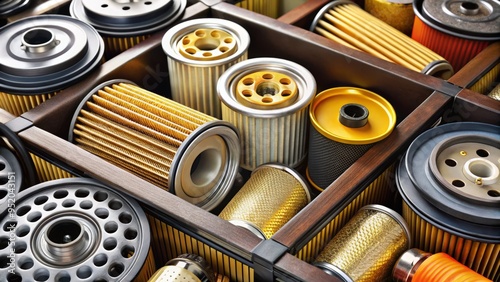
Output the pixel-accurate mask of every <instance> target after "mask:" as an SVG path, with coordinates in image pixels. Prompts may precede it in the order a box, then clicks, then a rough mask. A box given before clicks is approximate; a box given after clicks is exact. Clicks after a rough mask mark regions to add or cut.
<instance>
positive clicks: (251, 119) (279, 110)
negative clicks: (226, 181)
mask: <svg viewBox="0 0 500 282" xmlns="http://www.w3.org/2000/svg"><path fill="white" fill-rule="evenodd" d="M217 93H218V95H219V98H220V99H221V101H222V119H223V120H226V121H229V122H231V123H232V124H234V125H235V126H236V127H237V128H238V130H239V132H240V135H241V142H242V143H241V146H242V160H241V163H240V166H241V167H242V168H244V169H246V170H250V171H251V170H253V169H255V168H256V167H257V166H259V165H261V164H264V163H269V162H278V163H281V164H284V165H286V166H289V167H292V168H296V167H297V166H299V165H300V164H301V163H302V162H303V160H304V159H305V157H306V141H307V126H308V123H309V119H308V116H307V112H308V110H309V105H310V104H311V101H312V100H313V99H314V95H316V80H315V79H314V77H313V76H312V74H311V73H310V72H309V71H308V70H307V69H305V68H304V67H302V66H301V65H299V64H297V63H294V62H291V61H288V60H284V59H278V58H252V59H249V60H246V61H243V62H239V63H238V64H236V65H234V66H232V67H230V68H229V69H228V70H227V71H226V72H224V74H223V75H222V76H221V77H220V79H219V81H218V82H217Z"/></svg>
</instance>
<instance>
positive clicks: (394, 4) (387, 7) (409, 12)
mask: <svg viewBox="0 0 500 282" xmlns="http://www.w3.org/2000/svg"><path fill="white" fill-rule="evenodd" d="M412 3H413V0H365V11H367V12H368V13H370V14H371V15H373V16H374V17H376V18H377V19H380V20H382V21H383V22H385V23H387V24H389V25H390V26H392V27H394V28H395V29H397V30H399V31H401V32H402V33H404V34H406V35H411V30H412V27H413V20H414V18H415V13H413V4H412Z"/></svg>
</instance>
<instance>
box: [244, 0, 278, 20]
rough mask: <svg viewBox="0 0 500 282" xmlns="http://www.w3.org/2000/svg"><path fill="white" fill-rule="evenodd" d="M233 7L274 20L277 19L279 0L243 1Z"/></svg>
mask: <svg viewBox="0 0 500 282" xmlns="http://www.w3.org/2000/svg"><path fill="white" fill-rule="evenodd" d="M235 5H236V6H238V7H241V8H243V9H247V10H250V11H253V12H256V13H258V14H261V15H265V16H268V17H271V18H274V19H275V18H277V17H278V13H279V6H280V0H243V1H238V3H236V4H235Z"/></svg>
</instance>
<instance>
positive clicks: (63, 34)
mask: <svg viewBox="0 0 500 282" xmlns="http://www.w3.org/2000/svg"><path fill="white" fill-rule="evenodd" d="M0 44H1V45H3V48H0V57H1V58H2V60H1V61H0V88H2V89H4V90H7V91H9V92H12V93H18V94H20V95H33V93H48V92H55V91H58V90H61V89H63V88H65V87H66V86H68V85H71V84H72V83H75V82H76V81H78V80H81V78H82V77H83V76H85V75H86V74H87V73H89V72H90V71H92V70H93V69H94V68H95V67H96V66H97V65H98V64H100V63H101V58H102V56H103V54H104V41H103V39H102V38H101V36H100V35H99V34H98V33H97V31H96V30H95V29H94V28H93V27H92V26H90V25H88V24H86V23H84V22H81V21H79V20H76V19H73V18H71V17H68V16H63V15H41V16H33V17H28V18H24V19H21V20H19V21H15V22H13V23H11V24H8V25H6V26H4V27H2V28H0Z"/></svg>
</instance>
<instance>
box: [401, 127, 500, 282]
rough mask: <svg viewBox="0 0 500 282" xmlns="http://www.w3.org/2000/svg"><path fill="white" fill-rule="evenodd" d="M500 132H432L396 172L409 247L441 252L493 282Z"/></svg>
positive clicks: (499, 251)
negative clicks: (407, 229)
mask: <svg viewBox="0 0 500 282" xmlns="http://www.w3.org/2000/svg"><path fill="white" fill-rule="evenodd" d="M499 129H500V128H499V127H498V126H494V125H490V124H483V123H474V122H462V123H450V124H445V125H441V126H438V127H436V128H433V129H430V130H428V131H426V132H424V133H423V134H421V135H420V136H418V137H417V138H416V139H415V140H414V141H413V142H412V144H411V145H410V147H409V148H408V150H407V152H406V155H405V156H404V158H403V159H402V160H401V162H400V164H399V166H398V168H397V171H396V181H397V185H398V190H399V192H400V194H401V196H402V198H403V210H402V215H403V217H404V218H405V220H406V221H407V222H408V225H409V227H410V231H411V234H412V238H413V242H414V244H413V246H412V247H415V248H418V249H421V250H423V251H425V252H430V253H438V252H445V253H447V254H449V255H450V256H452V257H453V258H454V259H456V260H457V261H458V262H460V263H462V264H464V265H465V266H467V267H469V268H471V269H472V270H474V271H475V272H477V273H479V274H481V275H483V276H485V277H487V278H489V279H491V280H494V281H497V280H498V279H500V271H499V269H500V229H499V228H500V225H499V222H500V210H499V209H498V203H499V199H500V188H499V187H500V186H499V174H500V173H499V167H500V165H499V163H498V160H499V158H500V149H499V146H498V140H499V138H500V136H499V132H500V130H499Z"/></svg>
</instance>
